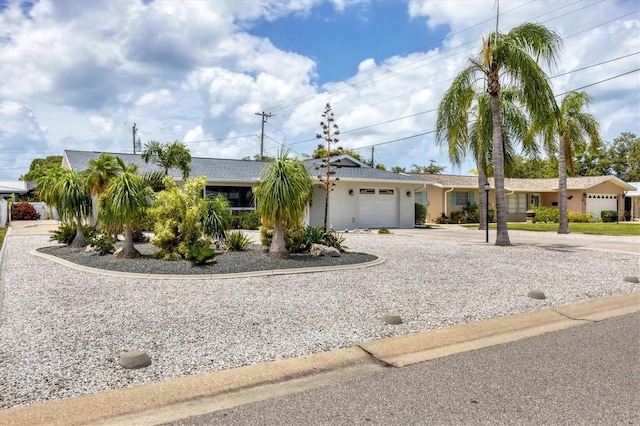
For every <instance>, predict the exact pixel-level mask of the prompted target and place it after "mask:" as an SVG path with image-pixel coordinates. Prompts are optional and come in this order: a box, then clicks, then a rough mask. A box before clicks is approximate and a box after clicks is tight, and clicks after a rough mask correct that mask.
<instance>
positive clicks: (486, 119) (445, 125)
mask: <svg viewBox="0 0 640 426" xmlns="http://www.w3.org/2000/svg"><path fill="white" fill-rule="evenodd" d="M456 87H457V86H456V85H455V84H454V85H452V86H451V88H450V89H449V90H448V91H447V92H446V93H445V94H444V96H443V97H442V100H441V102H440V105H439V106H438V118H437V120H436V129H435V130H436V140H437V141H438V142H440V143H443V142H446V143H447V144H448V152H449V159H450V160H451V162H452V163H453V164H455V165H460V164H462V160H463V159H464V157H465V155H466V153H467V152H471V154H472V155H473V158H474V159H475V161H476V167H477V168H478V194H479V199H480V217H479V219H480V220H479V222H480V223H479V227H478V229H482V230H484V229H486V227H487V226H488V224H487V223H486V222H487V220H486V218H487V209H488V208H489V200H488V199H487V193H486V191H485V189H484V186H485V184H486V183H488V182H489V180H488V176H490V175H492V173H493V167H492V166H491V160H492V138H493V121H492V116H491V101H490V98H489V94H488V93H486V92H485V91H478V90H473V89H474V88H473V87H471V86H469V87H467V88H466V89H465V90H463V91H459V92H458V91H457V90H456ZM519 96H520V93H519V92H518V91H517V90H516V89H515V88H513V87H507V88H503V89H502V90H501V91H500V95H499V97H500V108H501V116H502V121H503V125H502V142H503V152H504V156H505V167H506V168H507V170H508V169H509V165H510V163H511V159H512V158H513V152H514V151H515V144H516V141H520V142H521V143H522V145H523V146H522V148H523V149H524V150H525V151H527V152H532V151H534V150H535V148H536V145H535V143H533V141H529V140H527V139H526V138H525V135H526V132H527V129H528V120H527V117H526V116H525V114H524V113H523V111H522V110H521V109H520V108H519V107H518V105H517V100H518V99H519ZM452 105H453V107H452ZM527 142H528V143H527Z"/></svg>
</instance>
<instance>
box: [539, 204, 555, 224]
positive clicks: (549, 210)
mask: <svg viewBox="0 0 640 426" xmlns="http://www.w3.org/2000/svg"><path fill="white" fill-rule="evenodd" d="M533 211H534V212H535V214H536V215H535V216H534V217H533V222H534V223H558V222H560V210H558V209H557V208H556V207H546V206H537V207H534V208H533Z"/></svg>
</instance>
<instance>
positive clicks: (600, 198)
mask: <svg viewBox="0 0 640 426" xmlns="http://www.w3.org/2000/svg"><path fill="white" fill-rule="evenodd" d="M603 210H615V211H617V210H618V197H617V196H616V195H615V194H587V205H586V211H587V212H590V213H592V214H593V217H594V218H595V219H600V212H602V211H603Z"/></svg>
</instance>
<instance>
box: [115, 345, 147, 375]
mask: <svg viewBox="0 0 640 426" xmlns="http://www.w3.org/2000/svg"><path fill="white" fill-rule="evenodd" d="M120 365H121V366H122V367H124V368H127V369H130V370H133V369H136V368H144V367H148V366H149V365H151V358H149V355H147V353H146V352H145V351H141V350H139V349H136V350H135V351H129V352H125V353H123V354H122V356H121V357H120Z"/></svg>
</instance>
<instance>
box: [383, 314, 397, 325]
mask: <svg viewBox="0 0 640 426" xmlns="http://www.w3.org/2000/svg"><path fill="white" fill-rule="evenodd" d="M380 319H381V320H382V322H383V323H385V324H389V325H398V324H402V318H400V315H396V314H384V315H383V316H382V318H380Z"/></svg>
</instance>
